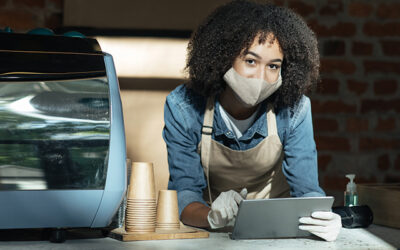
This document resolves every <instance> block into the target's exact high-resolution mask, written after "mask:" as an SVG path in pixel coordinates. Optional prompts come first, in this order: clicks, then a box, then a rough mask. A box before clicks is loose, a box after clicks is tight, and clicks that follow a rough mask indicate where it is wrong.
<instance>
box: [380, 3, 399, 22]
mask: <svg viewBox="0 0 400 250" xmlns="http://www.w3.org/2000/svg"><path fill="white" fill-rule="evenodd" d="M376 16H377V17H379V18H380V19H389V18H390V19H399V18H400V3H381V4H380V5H379V6H378V9H377V11H376Z"/></svg>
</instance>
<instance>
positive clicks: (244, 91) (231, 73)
mask: <svg viewBox="0 0 400 250" xmlns="http://www.w3.org/2000/svg"><path fill="white" fill-rule="evenodd" d="M224 80H225V82H226V83H227V84H228V85H229V87H231V88H232V90H233V92H234V93H235V95H236V98H237V99H238V100H239V101H241V102H242V103H243V104H244V105H245V106H247V107H254V106H255V105H257V104H259V103H260V102H262V101H264V100H265V99H267V98H268V97H269V96H270V95H272V94H273V93H274V92H275V91H276V90H277V89H278V88H279V87H280V86H281V85H282V76H281V72H280V71H279V77H278V79H277V80H276V82H274V83H268V82H266V81H265V80H263V79H258V78H246V77H243V76H241V75H239V73H237V72H236V71H235V70H234V69H233V68H230V69H229V70H228V71H227V72H226V73H225V75H224Z"/></svg>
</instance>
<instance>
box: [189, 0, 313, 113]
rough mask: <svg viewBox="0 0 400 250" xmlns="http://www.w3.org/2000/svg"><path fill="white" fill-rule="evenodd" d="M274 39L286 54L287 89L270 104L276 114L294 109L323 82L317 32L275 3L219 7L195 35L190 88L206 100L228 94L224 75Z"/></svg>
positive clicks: (284, 81)
mask: <svg viewBox="0 0 400 250" xmlns="http://www.w3.org/2000/svg"><path fill="white" fill-rule="evenodd" d="M271 33H272V34H273V36H274V38H276V39H277V40H278V42H279V44H280V47H281V50H282V53H283V62H282V86H281V87H280V88H279V89H278V90H277V91H276V92H275V93H274V94H273V95H272V96H271V97H270V98H269V101H271V102H273V103H274V106H275V107H276V108H279V107H281V108H282V107H293V106H294V105H295V104H296V103H297V102H298V101H299V100H300V98H301V96H302V95H303V94H305V93H306V92H307V91H309V90H310V89H311V88H313V87H314V85H316V83H317V82H318V80H319V64H320V62H319V52H318V43H317V39H316V36H315V34H314V32H313V31H312V30H311V29H310V28H309V27H308V26H307V24H306V23H305V22H304V21H303V19H302V18H301V17H300V16H299V15H297V14H296V13H294V12H293V11H291V10H289V9H287V8H283V7H278V6H275V5H273V4H270V3H256V2H252V1H245V0H238V1H232V2H230V3H227V4H225V5H222V6H220V7H218V8H217V9H216V10H215V11H214V12H212V13H211V14H210V15H209V16H208V17H207V18H206V19H205V21H204V22H203V23H202V24H201V25H200V26H199V27H198V28H197V30H195V31H194V32H193V34H192V37H191V39H190V41H189V44H188V57H187V63H186V68H185V69H186V71H187V72H188V74H189V82H188V87H190V88H192V89H193V90H195V91H196V92H198V93H200V94H201V95H203V96H206V97H208V96H210V95H215V94H218V93H221V92H222V91H223V90H224V89H225V86H226V84H225V82H224V80H223V75H224V74H225V73H226V71H228V70H229V69H230V68H231V67H232V65H233V62H234V60H235V58H236V57H238V56H239V55H240V53H242V52H247V50H248V49H249V48H250V46H251V45H252V43H253V41H254V39H255V37H256V36H257V35H259V34H260V38H259V43H260V44H261V43H264V42H265V41H266V39H267V37H268V35H269V34H271Z"/></svg>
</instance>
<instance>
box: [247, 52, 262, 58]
mask: <svg viewBox="0 0 400 250" xmlns="http://www.w3.org/2000/svg"><path fill="white" fill-rule="evenodd" d="M247 54H250V55H253V56H254V57H257V58H258V59H261V56H259V55H258V54H256V53H254V52H252V51H247V52H246V55H247Z"/></svg>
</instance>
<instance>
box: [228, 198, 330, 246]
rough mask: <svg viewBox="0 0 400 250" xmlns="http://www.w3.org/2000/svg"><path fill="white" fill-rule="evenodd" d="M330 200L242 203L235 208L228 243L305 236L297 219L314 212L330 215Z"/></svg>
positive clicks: (290, 199)
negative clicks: (232, 226)
mask: <svg viewBox="0 0 400 250" xmlns="http://www.w3.org/2000/svg"><path fill="white" fill-rule="evenodd" d="M333 201H334V198H333V197H331V196H327V197H296V198H275V199H260V200H243V201H242V202H241V203H240V205H239V211H238V214H237V217H236V221H235V226H234V228H233V232H232V234H231V238H232V239H263V238H290V237H304V236H309V235H310V233H309V232H307V231H304V230H299V218H300V217H304V216H310V215H311V213H312V212H315V211H331V208H332V204H333Z"/></svg>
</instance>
